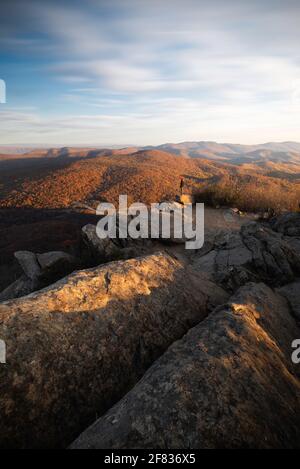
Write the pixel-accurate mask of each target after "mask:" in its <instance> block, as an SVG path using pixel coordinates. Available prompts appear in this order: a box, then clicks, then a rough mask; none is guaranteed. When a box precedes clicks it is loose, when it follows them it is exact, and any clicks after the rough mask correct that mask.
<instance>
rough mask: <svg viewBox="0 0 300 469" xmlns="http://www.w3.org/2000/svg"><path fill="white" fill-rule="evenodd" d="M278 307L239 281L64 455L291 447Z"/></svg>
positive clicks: (286, 354) (297, 391)
mask: <svg viewBox="0 0 300 469" xmlns="http://www.w3.org/2000/svg"><path fill="white" fill-rule="evenodd" d="M295 337H300V331H299V329H297V327H296V324H295V322H294V320H293V318H292V316H291V315H290V313H289V308H288V305H287V303H286V301H285V300H284V299H283V298H282V297H281V296H279V295H277V294H275V293H273V291H272V290H270V289H269V288H268V287H266V286H265V285H263V284H258V285H255V284H249V285H247V286H245V287H243V288H241V289H240V291H239V292H238V293H237V294H236V295H235V296H234V297H232V298H231V300H230V302H229V303H228V304H227V305H225V306H222V307H219V308H217V309H216V310H215V312H214V313H212V314H211V315H210V316H209V317H208V318H207V319H205V320H204V321H203V322H202V323H200V324H199V325H197V326H196V327H194V328H193V329H191V330H190V331H189V332H188V333H187V335H186V336H185V337H183V339H181V340H179V341H177V342H176V343H174V344H173V345H172V346H171V347H170V348H169V349H168V351H167V352H166V353H165V354H164V355H163V356H162V357H161V358H160V359H159V360H157V361H156V362H155V364H154V365H153V366H152V367H151V368H150V369H149V370H148V371H147V373H146V374H145V375H144V377H143V379H142V380H141V381H140V382H139V383H138V384H137V385H136V386H135V387H134V388H133V389H132V390H131V391H130V392H129V393H128V394H127V395H126V396H125V397H124V398H123V399H122V400H121V401H120V402H119V403H118V404H117V405H115V406H114V407H113V408H112V409H111V410H110V411H109V412H107V413H106V414H105V415H104V416H103V417H101V418H100V419H99V420H98V421H97V422H96V423H95V424H94V425H92V426H91V427H90V428H89V429H87V430H86V431H85V432H84V433H83V434H82V435H81V436H80V437H79V438H78V439H77V440H76V441H75V442H74V443H73V445H72V446H71V447H72V448H74V449H85V448H88V449H94V448H104V449H115V448H119V449H125V448H126V449H128V448H129V449H134V448H144V449H146V448H147V449H148V448H149V449H150V448H156V449H163V450H164V449H184V450H186V449H187V448H189V449H198V448H200V449H201V448H299V447H300V428H299V421H300V381H299V377H298V376H297V375H296V367H295V368H293V365H292V361H291V351H292V349H291V343H292V340H293V339H295Z"/></svg>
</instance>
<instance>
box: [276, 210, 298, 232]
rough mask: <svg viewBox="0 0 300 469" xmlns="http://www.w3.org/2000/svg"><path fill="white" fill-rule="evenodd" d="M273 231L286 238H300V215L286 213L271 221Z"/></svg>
mask: <svg viewBox="0 0 300 469" xmlns="http://www.w3.org/2000/svg"><path fill="white" fill-rule="evenodd" d="M271 226H272V229H273V230H275V231H278V232H279V233H282V234H284V235H286V236H299V237H300V213H290V212H288V213H284V214H283V215H280V216H279V217H277V218H274V219H273V220H272V221H271Z"/></svg>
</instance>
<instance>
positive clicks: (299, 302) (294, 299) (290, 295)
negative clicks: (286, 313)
mask: <svg viewBox="0 0 300 469" xmlns="http://www.w3.org/2000/svg"><path fill="white" fill-rule="evenodd" d="M279 293H281V295H283V296H284V297H285V298H286V299H287V301H288V303H289V305H290V308H291V310H292V313H293V315H294V316H295V318H296V320H297V321H298V322H300V279H299V278H298V279H297V280H296V281H295V282H292V283H289V284H288V285H285V286H284V287H281V288H280V289H279Z"/></svg>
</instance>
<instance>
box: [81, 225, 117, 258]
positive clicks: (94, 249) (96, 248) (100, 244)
mask: <svg viewBox="0 0 300 469" xmlns="http://www.w3.org/2000/svg"><path fill="white" fill-rule="evenodd" d="M82 237H83V242H84V244H85V246H86V248H87V250H88V257H89V258H90V259H91V261H93V263H94V264H102V263H105V262H110V261H113V260H117V259H121V258H122V256H123V254H122V249H121V247H120V246H119V245H118V244H117V241H116V240H111V239H110V238H105V239H100V238H99V236H98V235H97V231H96V226H95V225H86V226H84V227H83V228H82Z"/></svg>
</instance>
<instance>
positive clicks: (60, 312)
mask: <svg viewBox="0 0 300 469" xmlns="http://www.w3.org/2000/svg"><path fill="white" fill-rule="evenodd" d="M44 261H45V259H44ZM45 262H46V261H45ZM227 298H228V295H227V294H226V293H225V292H224V291H223V290H222V289H220V288H219V287H217V286H216V285H215V284H213V283H212V282H210V281H208V280H207V279H206V278H205V277H204V276H203V275H201V274H199V273H196V272H194V271H193V270H191V269H190V268H185V267H184V266H183V264H181V263H180V262H179V261H178V260H176V259H175V258H173V257H171V256H169V255H167V254H164V253H158V254H156V255H152V256H148V257H144V258H139V259H132V260H128V261H119V262H112V263H110V264H106V265H104V266H101V267H98V268H95V269H90V270H85V271H79V272H76V273H74V274H72V275H71V276H69V277H67V278H65V279H63V280H61V281H59V282H57V283H56V284H55V285H53V286H52V287H51V288H47V289H44V290H42V291H40V292H38V293H34V294H31V295H29V296H27V297H25V298H21V299H18V300H14V301H8V302H6V303H3V304H0V337H1V339H2V340H4V341H5V342H6V347H7V364H6V365H5V366H1V367H0V392H1V399H0V447H2V448H10V447H18V448H24V447H26V448H28V447H34V448H37V447H61V446H64V445H66V444H68V443H70V442H71V441H72V440H73V439H74V438H75V436H76V435H78V434H79V433H80V432H81V431H83V430H84V429H85V428H86V427H87V426H88V425H89V424H90V423H92V422H93V421H94V420H95V418H96V417H97V415H101V414H102V413H103V412H105V411H106V410H107V409H109V408H110V407H111V406H112V405H113V404H114V403H115V402H117V400H119V399H120V398H121V397H122V396H123V395H124V394H125V393H126V392H127V391H128V390H129V389H130V388H131V387H132V386H133V385H134V384H136V382H137V381H138V380H139V379H140V378H141V376H142V375H143V374H144V372H145V371H146V369H147V368H148V367H149V366H150V365H151V364H152V363H153V362H154V361H155V359H157V358H158V357H159V356H160V355H161V354H162V353H163V352H164V351H165V350H166V349H167V347H168V346H169V345H171V344H172V343H173V342H174V341H175V340H177V339H179V338H181V337H182V336H183V335H184V334H185V333H186V332H187V331H188V330H189V328H190V327H192V326H194V325H195V324H197V323H199V321H201V320H202V319H203V318H204V317H206V315H207V314H208V313H209V312H210V311H211V310H212V309H213V308H214V307H215V306H216V305H217V304H221V303H223V302H224V301H226V300H227Z"/></svg>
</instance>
